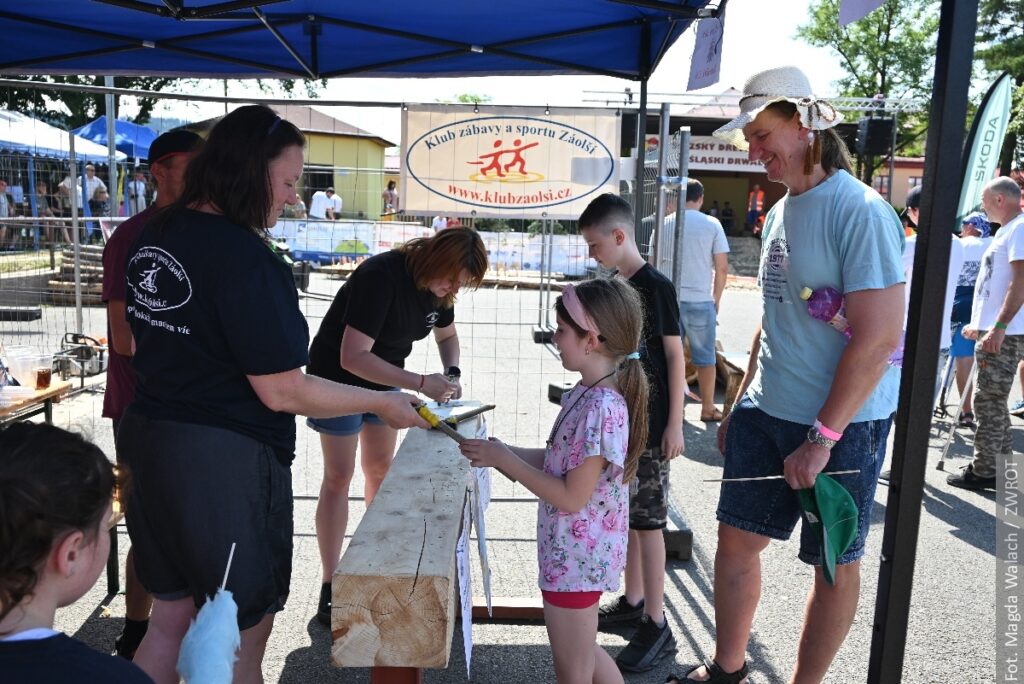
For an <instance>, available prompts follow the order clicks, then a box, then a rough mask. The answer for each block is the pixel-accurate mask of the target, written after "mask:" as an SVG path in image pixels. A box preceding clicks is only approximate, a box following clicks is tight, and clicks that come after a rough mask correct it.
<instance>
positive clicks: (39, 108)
mask: <svg viewBox="0 0 1024 684" xmlns="http://www.w3.org/2000/svg"><path fill="white" fill-rule="evenodd" d="M15 78H21V80H25V81H34V82H37V83H66V84H70V85H87V86H104V85H106V82H105V80H104V78H103V76H26V77H15ZM181 82H182V79H176V78H164V77H156V76H135V77H125V76H115V77H114V87H115V88H131V89H136V90H150V91H161V90H166V89H168V88H170V87H171V86H172V85H174V84H176V83H181ZM117 99H119V98H117ZM137 99H138V107H139V112H138V114H136V115H135V116H134V117H132V118H131V121H133V122H134V123H137V124H147V123H149V120H150V117H151V116H152V114H153V108H154V107H155V106H156V104H157V101H158V98H156V97H140V98H137ZM0 106H3V107H4V108H6V109H9V110H12V111H17V112H22V113H23V114H27V115H29V116H31V117H33V118H36V119H41V120H42V121H46V122H48V123H51V124H53V125H55V126H59V127H61V128H65V129H71V128H78V127H79V126H83V125H85V124H87V123H89V122H90V121H92V120H93V119H95V118H96V117H98V116H100V115H102V114H105V113H106V104H105V102H104V95H103V94H102V93H90V92H83V91H78V90H44V89H39V88H34V87H27V88H3V89H0ZM115 111H116V107H115Z"/></svg>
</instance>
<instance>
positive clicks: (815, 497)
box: [797, 475, 860, 584]
mask: <svg viewBox="0 0 1024 684" xmlns="http://www.w3.org/2000/svg"><path fill="white" fill-rule="evenodd" d="M797 496H798V497H799V498H800V506H801V507H802V508H803V509H804V517H805V518H806V519H807V522H808V523H809V524H810V525H811V528H812V529H813V530H814V535H815V537H816V538H817V539H818V543H819V544H821V570H822V572H823V573H824V575H825V581H826V582H828V583H829V584H835V575H836V559H837V558H839V557H840V556H842V555H843V554H844V553H845V552H846V550H847V549H848V548H850V545H851V544H852V543H853V542H854V540H855V539H856V538H857V530H858V527H859V523H860V521H859V516H858V511H857V503H856V502H855V501H854V500H853V497H852V496H851V495H850V492H848V491H846V488H845V487H843V486H842V485H841V484H839V483H838V482H836V481H835V480H834V479H832V478H831V477H829V476H828V475H818V477H817V478H816V479H815V481H814V488H813V489H800V490H797Z"/></svg>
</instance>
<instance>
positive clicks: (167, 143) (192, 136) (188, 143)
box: [146, 128, 203, 166]
mask: <svg viewBox="0 0 1024 684" xmlns="http://www.w3.org/2000/svg"><path fill="white" fill-rule="evenodd" d="M202 144H203V139H202V138H201V137H200V136H199V135H198V134H196V133H193V132H192V131H187V130H185V129H183V128H175V129H174V130H172V131H167V132H166V133H163V134H162V135H159V136H157V138H156V140H154V141H153V144H152V145H150V146H149V156H148V157H147V158H146V163H147V164H149V165H150V166H152V165H153V164H156V163H157V162H159V161H163V160H164V159H166V158H167V157H170V156H171V155H175V154H184V153H186V152H192V151H193V150H195V149H197V148H199V147H200V146H201V145H202Z"/></svg>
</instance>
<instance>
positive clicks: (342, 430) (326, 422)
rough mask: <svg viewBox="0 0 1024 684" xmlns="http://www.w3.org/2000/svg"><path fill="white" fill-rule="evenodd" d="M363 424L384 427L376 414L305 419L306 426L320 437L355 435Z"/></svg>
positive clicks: (383, 423)
mask: <svg viewBox="0 0 1024 684" xmlns="http://www.w3.org/2000/svg"><path fill="white" fill-rule="evenodd" d="M363 423H366V424H368V425H386V423H385V422H384V421H383V420H381V419H380V417H379V416H378V415H377V414H376V413H356V414H353V415H351V416H337V417H336V418H307V419H306V425H308V426H309V427H311V428H313V429H314V430H315V431H317V432H319V433H320V434H322V435H333V436H335V437H348V436H349V435H357V434H359V431H360V430H362V429H363Z"/></svg>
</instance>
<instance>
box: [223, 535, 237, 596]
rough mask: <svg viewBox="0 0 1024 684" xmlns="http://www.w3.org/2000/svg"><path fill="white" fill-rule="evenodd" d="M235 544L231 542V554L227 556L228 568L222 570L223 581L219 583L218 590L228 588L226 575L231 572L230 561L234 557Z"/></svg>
mask: <svg viewBox="0 0 1024 684" xmlns="http://www.w3.org/2000/svg"><path fill="white" fill-rule="evenodd" d="M235 546H237V544H236V543H235V542H231V552H230V553H229V554H228V567H226V568H224V580H223V581H222V582H221V583H220V588H221V589H223V588H224V587H226V586H228V573H229V572H231V561H232V559H233V558H234V557H235Z"/></svg>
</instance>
